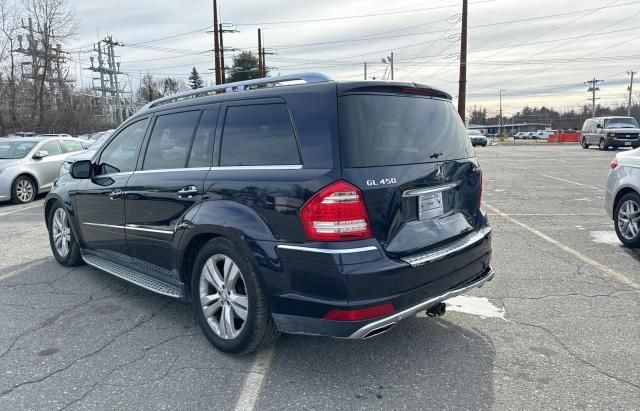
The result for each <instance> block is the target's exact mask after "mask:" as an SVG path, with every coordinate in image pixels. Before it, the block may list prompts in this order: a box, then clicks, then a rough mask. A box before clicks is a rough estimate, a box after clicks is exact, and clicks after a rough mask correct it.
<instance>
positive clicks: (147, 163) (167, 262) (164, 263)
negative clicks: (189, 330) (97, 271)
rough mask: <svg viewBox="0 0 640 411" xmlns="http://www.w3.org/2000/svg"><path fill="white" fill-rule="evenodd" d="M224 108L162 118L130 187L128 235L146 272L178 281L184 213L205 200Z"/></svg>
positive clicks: (157, 120)
mask: <svg viewBox="0 0 640 411" xmlns="http://www.w3.org/2000/svg"><path fill="white" fill-rule="evenodd" d="M217 119H218V107H217V106H213V107H208V108H207V109H206V110H204V111H203V110H200V109H195V110H193V109H191V110H189V111H179V112H171V113H166V114H161V115H157V116H156V117H155V121H154V124H153V129H152V131H151V133H150V136H149V139H148V142H147V145H146V151H145V152H144V157H143V160H142V163H141V165H139V167H138V170H137V171H136V172H135V173H134V174H133V176H131V179H130V180H129V181H128V183H127V188H126V195H125V210H126V212H125V214H126V236H127V244H128V247H129V252H130V255H131V256H132V257H133V258H134V262H135V263H136V264H137V265H138V266H139V269H140V271H143V272H145V273H147V274H149V275H154V276H157V277H158V278H160V279H162V280H165V281H166V280H169V281H171V280H177V270H176V254H175V250H176V248H177V245H178V242H179V241H180V236H181V235H182V233H183V231H182V230H180V224H181V223H182V222H183V217H184V215H185V214H186V213H187V212H188V211H189V210H190V209H192V208H194V207H197V206H198V204H199V203H200V201H201V200H202V197H203V184H204V178H205V176H206V175H207V173H208V172H209V169H210V167H211V164H212V158H213V142H214V135H215V130H216V124H217Z"/></svg>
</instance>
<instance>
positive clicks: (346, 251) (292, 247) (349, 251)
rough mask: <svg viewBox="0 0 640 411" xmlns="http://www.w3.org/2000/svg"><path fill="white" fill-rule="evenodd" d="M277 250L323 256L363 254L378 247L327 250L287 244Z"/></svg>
mask: <svg viewBox="0 0 640 411" xmlns="http://www.w3.org/2000/svg"><path fill="white" fill-rule="evenodd" d="M277 248H280V249H283V250H294V251H306V252H309V253H323V254H352V253H364V252H366V251H377V250H378V247H375V246H372V245H371V246H366V247H358V248H343V249H329V248H315V247H304V246H299V245H289V244H278V245H277Z"/></svg>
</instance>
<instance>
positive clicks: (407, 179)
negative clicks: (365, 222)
mask: <svg viewBox="0 0 640 411" xmlns="http://www.w3.org/2000/svg"><path fill="white" fill-rule="evenodd" d="M338 109H339V126H340V152H341V161H342V174H343V179H344V180H346V181H348V182H349V183H351V184H353V185H355V186H356V187H358V188H359V189H360V190H361V191H362V193H363V196H364V199H365V204H366V208H367V212H368V215H369V220H370V224H371V228H372V231H373V235H374V237H375V238H376V239H377V240H378V241H379V242H380V244H381V245H382V247H383V248H384V250H385V251H386V253H387V254H389V255H390V256H392V257H401V256H404V255H408V254H412V253H416V252H418V251H422V250H425V249H428V248H429V247H433V246H435V245H440V244H443V243H446V242H449V241H452V240H454V239H456V238H458V237H460V236H463V235H464V234H466V233H469V232H471V231H473V230H474V229H475V228H478V226H479V225H481V224H482V222H481V219H479V218H478V210H479V202H480V197H481V186H482V176H481V172H480V169H479V167H478V163H477V161H476V159H475V154H474V151H473V148H472V146H471V143H470V141H469V137H468V135H467V130H466V129H465V127H464V124H463V123H462V121H461V120H460V116H459V115H458V113H457V112H456V111H455V109H454V107H453V105H452V104H451V101H450V97H449V96H448V95H447V94H445V93H442V92H437V91H435V90H431V89H429V88H426V87H422V86H418V85H413V84H412V85H411V87H409V86H401V85H400V86H397V87H393V86H389V85H385V86H383V87H378V88H377V87H375V86H363V87H359V88H354V89H351V90H349V89H347V90H342V92H341V93H340V96H339V99H338Z"/></svg>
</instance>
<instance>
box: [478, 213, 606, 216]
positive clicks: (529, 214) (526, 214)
mask: <svg viewBox="0 0 640 411" xmlns="http://www.w3.org/2000/svg"><path fill="white" fill-rule="evenodd" d="M487 215H489V216H496V215H502V214H496V213H487ZM509 215H510V216H512V217H513V216H516V217H601V216H603V215H604V212H603V213H602V214H579V213H561V214H556V213H518V214H509Z"/></svg>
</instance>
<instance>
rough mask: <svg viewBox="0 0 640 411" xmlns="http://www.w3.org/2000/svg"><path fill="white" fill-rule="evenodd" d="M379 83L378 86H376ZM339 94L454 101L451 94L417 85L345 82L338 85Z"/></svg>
mask: <svg viewBox="0 0 640 411" xmlns="http://www.w3.org/2000/svg"><path fill="white" fill-rule="evenodd" d="M376 83H378V84H376ZM338 87H339V89H338V94H339V95H344V94H352V93H385V94H413V95H419V96H426V97H435V98H442V99H445V100H452V97H451V94H449V93H445V92H444V91H441V90H437V89H434V88H431V87H429V86H426V85H424V84H416V83H400V82H398V83H390V82H386V81H385V82H375V81H366V82H365V81H362V82H345V83H338Z"/></svg>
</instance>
